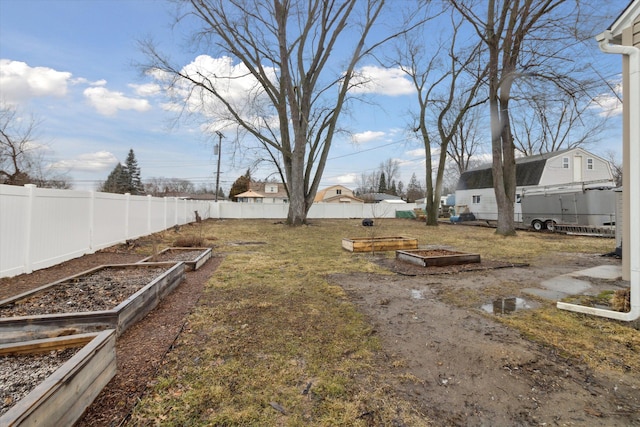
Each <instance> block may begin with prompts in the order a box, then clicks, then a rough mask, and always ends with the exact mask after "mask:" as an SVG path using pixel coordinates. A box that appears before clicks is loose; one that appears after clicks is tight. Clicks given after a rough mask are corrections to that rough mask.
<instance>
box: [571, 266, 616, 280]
mask: <svg viewBox="0 0 640 427" xmlns="http://www.w3.org/2000/svg"><path fill="white" fill-rule="evenodd" d="M568 276H572V277H593V278H596V279H605V280H619V279H622V265H599V266H597V267H592V268H587V269H586V270H579V271H574V272H573V273H569V274H568Z"/></svg>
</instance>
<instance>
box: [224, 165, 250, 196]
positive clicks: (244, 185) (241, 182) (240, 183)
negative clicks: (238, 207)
mask: <svg viewBox="0 0 640 427" xmlns="http://www.w3.org/2000/svg"><path fill="white" fill-rule="evenodd" d="M250 184H251V173H250V172H249V169H247V172H246V173H245V174H244V175H242V176H241V177H239V178H238V179H236V181H235V182H234V183H233V185H232V186H231V190H229V200H233V199H234V198H235V196H236V195H237V194H241V193H244V192H245V191H248V190H249V185H250Z"/></svg>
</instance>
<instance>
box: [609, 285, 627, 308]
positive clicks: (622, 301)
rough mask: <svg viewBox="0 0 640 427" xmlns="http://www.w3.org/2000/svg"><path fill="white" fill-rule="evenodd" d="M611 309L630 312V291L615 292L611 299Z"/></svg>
mask: <svg viewBox="0 0 640 427" xmlns="http://www.w3.org/2000/svg"><path fill="white" fill-rule="evenodd" d="M611 308H613V309H614V310H616V311H629V310H631V289H630V288H628V289H621V290H618V291H615V293H614V294H613V297H611Z"/></svg>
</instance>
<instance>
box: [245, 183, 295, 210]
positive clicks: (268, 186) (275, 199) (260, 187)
mask: <svg viewBox="0 0 640 427" xmlns="http://www.w3.org/2000/svg"><path fill="white" fill-rule="evenodd" d="M235 199H236V201H237V202H239V203H269V204H277V203H289V196H288V195H287V191H286V190H285V187H284V184H282V183H281V182H253V181H252V182H251V185H250V188H249V190H248V191H245V192H244V193H240V194H237V195H236V196H235Z"/></svg>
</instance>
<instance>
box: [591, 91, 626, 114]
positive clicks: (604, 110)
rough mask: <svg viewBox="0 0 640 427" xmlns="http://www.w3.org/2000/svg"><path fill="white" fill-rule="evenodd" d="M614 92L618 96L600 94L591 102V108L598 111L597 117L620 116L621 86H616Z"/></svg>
mask: <svg viewBox="0 0 640 427" xmlns="http://www.w3.org/2000/svg"><path fill="white" fill-rule="evenodd" d="M614 90H615V91H616V93H617V94H618V96H616V95H615V94H613V93H610V92H609V93H603V94H600V95H598V96H596V98H595V99H594V100H593V103H592V108H594V109H596V110H600V111H599V112H598V115H600V116H602V117H615V116H619V115H621V114H622V102H621V101H620V97H621V96H622V84H621V83H618V84H616V85H615V86H614Z"/></svg>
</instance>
